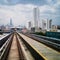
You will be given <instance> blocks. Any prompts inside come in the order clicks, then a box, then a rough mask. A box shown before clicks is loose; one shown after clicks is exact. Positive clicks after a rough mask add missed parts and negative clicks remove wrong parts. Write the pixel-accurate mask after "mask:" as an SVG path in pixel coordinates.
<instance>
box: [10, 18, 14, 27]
mask: <svg viewBox="0 0 60 60" xmlns="http://www.w3.org/2000/svg"><path fill="white" fill-rule="evenodd" d="M12 26H13V23H12V18H10V27H12Z"/></svg>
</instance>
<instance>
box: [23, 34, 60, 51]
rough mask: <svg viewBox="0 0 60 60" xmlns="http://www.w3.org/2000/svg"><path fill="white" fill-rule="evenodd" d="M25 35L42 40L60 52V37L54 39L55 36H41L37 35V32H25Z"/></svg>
mask: <svg viewBox="0 0 60 60" xmlns="http://www.w3.org/2000/svg"><path fill="white" fill-rule="evenodd" d="M24 35H26V36H28V37H30V38H32V39H34V40H36V41H38V42H41V43H43V44H45V45H47V46H48V47H50V48H52V49H54V50H56V51H58V52H60V40H59V39H53V38H49V37H44V36H39V35H35V34H24Z"/></svg>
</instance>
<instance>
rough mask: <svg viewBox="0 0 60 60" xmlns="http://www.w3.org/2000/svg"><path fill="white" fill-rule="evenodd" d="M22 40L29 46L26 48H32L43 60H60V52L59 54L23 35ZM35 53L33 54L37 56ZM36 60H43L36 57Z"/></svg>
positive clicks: (21, 35)
mask: <svg viewBox="0 0 60 60" xmlns="http://www.w3.org/2000/svg"><path fill="white" fill-rule="evenodd" d="M20 38H22V40H23V41H24V42H25V43H26V44H27V45H26V46H27V47H28V49H31V48H32V49H33V50H34V51H35V52H37V53H38V54H39V56H41V57H42V59H43V60H60V52H57V51H55V50H53V49H51V48H49V47H47V46H46V45H44V44H42V43H40V42H38V41H36V40H35V39H32V38H30V37H28V36H26V35H24V34H21V33H20ZM30 47H31V48H30ZM30 51H31V50H30ZM34 51H33V52H32V54H33V55H36V53H35V54H34ZM35 59H37V60H40V59H41V58H38V57H37V55H36V56H35ZM42 59H41V60H42Z"/></svg>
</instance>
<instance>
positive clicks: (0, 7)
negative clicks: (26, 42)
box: [0, 0, 60, 25]
mask: <svg viewBox="0 0 60 60" xmlns="http://www.w3.org/2000/svg"><path fill="white" fill-rule="evenodd" d="M37 6H38V7H39V9H40V20H41V19H52V20H53V24H56V25H60V0H0V25H2V24H9V21H10V18H12V21H13V24H14V25H21V24H22V25H26V24H27V22H28V21H33V8H34V7H37Z"/></svg>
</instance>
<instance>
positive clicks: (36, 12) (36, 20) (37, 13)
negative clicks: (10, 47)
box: [34, 7, 39, 30]
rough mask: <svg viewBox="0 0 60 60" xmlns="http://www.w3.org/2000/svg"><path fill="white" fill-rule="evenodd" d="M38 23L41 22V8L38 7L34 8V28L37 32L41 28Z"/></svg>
mask: <svg viewBox="0 0 60 60" xmlns="http://www.w3.org/2000/svg"><path fill="white" fill-rule="evenodd" d="M38 21H39V8H38V7H36V8H34V27H35V30H37V29H38V28H39V27H38Z"/></svg>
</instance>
